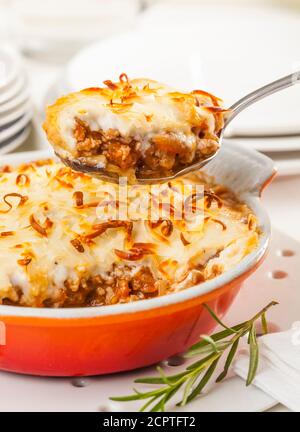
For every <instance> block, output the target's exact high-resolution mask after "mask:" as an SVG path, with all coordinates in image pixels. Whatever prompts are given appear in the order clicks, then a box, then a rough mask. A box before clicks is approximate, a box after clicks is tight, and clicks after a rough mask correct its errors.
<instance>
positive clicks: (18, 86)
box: [0, 71, 26, 104]
mask: <svg viewBox="0 0 300 432" xmlns="http://www.w3.org/2000/svg"><path fill="white" fill-rule="evenodd" d="M25 83H26V79H25V75H24V72H23V71H20V72H19V74H18V76H17V78H16V80H15V81H13V82H12V84H11V85H10V86H8V88H7V89H5V91H4V92H1V91H0V104H2V103H5V102H7V101H10V100H11V99H12V98H14V97H16V96H18V95H19V93H21V92H23V91H24V88H25Z"/></svg>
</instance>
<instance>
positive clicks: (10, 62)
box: [0, 47, 19, 93]
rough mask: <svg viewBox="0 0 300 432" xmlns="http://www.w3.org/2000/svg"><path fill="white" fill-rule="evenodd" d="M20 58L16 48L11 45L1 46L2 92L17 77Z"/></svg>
mask: <svg viewBox="0 0 300 432" xmlns="http://www.w3.org/2000/svg"><path fill="white" fill-rule="evenodd" d="M18 60H19V59H18V56H17V54H16V52H15V51H14V50H12V49H11V48H9V47H1V48H0V65H1V70H0V93H2V92H4V91H5V90H6V89H7V88H8V87H9V86H10V85H11V84H12V82H13V81H14V80H15V79H16V77H17V73H18V66H17V64H18Z"/></svg>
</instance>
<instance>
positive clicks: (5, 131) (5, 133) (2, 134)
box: [0, 111, 32, 145]
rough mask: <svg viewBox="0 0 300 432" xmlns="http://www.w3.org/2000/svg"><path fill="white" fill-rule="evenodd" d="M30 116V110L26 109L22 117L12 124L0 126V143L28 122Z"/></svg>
mask: <svg viewBox="0 0 300 432" xmlns="http://www.w3.org/2000/svg"><path fill="white" fill-rule="evenodd" d="M31 118H32V112H31V111H28V112H27V113H26V114H25V115H24V116H23V117H21V118H20V119H19V120H18V121H16V122H13V123H12V124H9V125H6V126H5V127H0V145H1V143H3V141H6V140H8V139H9V138H11V137H13V136H14V135H16V134H17V133H18V132H20V131H21V130H22V129H24V128H25V126H26V125H27V124H28V123H29V122H30V120H31Z"/></svg>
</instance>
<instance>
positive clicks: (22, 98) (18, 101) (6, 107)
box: [0, 90, 29, 115]
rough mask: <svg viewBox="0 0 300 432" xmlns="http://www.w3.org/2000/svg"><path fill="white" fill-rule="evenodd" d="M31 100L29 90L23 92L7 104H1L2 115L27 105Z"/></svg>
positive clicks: (0, 111)
mask: <svg viewBox="0 0 300 432" xmlns="http://www.w3.org/2000/svg"><path fill="white" fill-rule="evenodd" d="M28 98H29V93H28V90H23V91H21V92H20V93H18V94H17V95H16V96H15V97H14V98H12V99H9V100H8V101H6V102H3V103H1V104H0V115H2V114H3V115H4V114H6V113H7V112H8V111H11V110H13V109H15V108H17V107H19V106H20V105H22V104H24V103H26V101H27V100H28Z"/></svg>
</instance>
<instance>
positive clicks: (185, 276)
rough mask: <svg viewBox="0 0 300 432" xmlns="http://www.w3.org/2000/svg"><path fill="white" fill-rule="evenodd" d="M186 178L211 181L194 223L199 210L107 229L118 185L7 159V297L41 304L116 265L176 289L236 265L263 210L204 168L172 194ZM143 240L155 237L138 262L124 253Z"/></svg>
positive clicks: (2, 218) (1, 180)
mask: <svg viewBox="0 0 300 432" xmlns="http://www.w3.org/2000/svg"><path fill="white" fill-rule="evenodd" d="M185 183H189V184H204V185H205V187H206V193H205V195H204V197H203V199H202V203H203V210H204V219H202V222H201V223H200V226H198V228H197V229H196V230H195V229H192V228H191V227H192V226H193V220H192V219H191V218H190V219H189V221H183V220H178V221H177V220H174V218H173V219H172V216H171V217H170V219H169V222H168V224H165V222H164V223H162V224H156V225H157V226H156V225H155V223H153V224H152V223H151V222H149V221H145V220H136V221H127V222H126V223H125V224H124V226H122V222H121V226H116V227H110V228H108V229H105V230H103V231H102V232H101V229H100V233H99V226H100V228H101V224H103V223H104V222H103V221H102V220H99V217H97V212H96V206H97V205H98V204H100V206H101V205H102V206H103V203H105V202H108V200H110V199H111V196H112V193H113V192H114V190H115V188H116V186H115V185H108V184H105V183H104V182H103V181H101V180H98V179H94V178H92V177H90V176H88V175H85V174H81V173H75V172H73V171H71V170H70V169H69V168H66V167H64V166H63V165H62V164H60V163H56V162H53V161H50V160H49V161H38V162H35V163H31V164H26V165H22V166H19V167H17V168H10V169H9V168H5V169H4V170H3V172H2V173H1V174H0V261H1V271H0V301H6V300H7V299H9V300H10V301H11V302H15V303H16V304H19V303H21V304H23V305H30V306H32V305H33V306H43V305H44V303H43V302H44V301H47V300H49V299H52V300H55V299H56V298H59V297H60V296H61V295H62V293H64V295H67V294H66V293H65V292H64V290H65V282H66V281H67V280H68V282H69V285H70V283H72V282H74V284H75V285H74V286H76V283H75V282H76V281H78V280H80V279H81V278H87V277H90V276H94V275H101V277H103V278H104V279H105V280H107V278H109V277H111V275H112V271H113V274H114V276H115V277H118V274H122V273H123V274H124V272H125V273H127V274H135V273H136V272H137V271H138V270H139V269H141V268H142V267H148V268H149V269H150V270H151V272H152V273H153V275H154V277H155V278H156V279H157V280H166V281H168V284H169V291H172V290H177V289H182V288H185V287H187V286H190V285H193V284H194V283H195V281H199V278H198V279H197V274H198V273H199V272H201V277H202V280H201V281H203V280H206V279H210V278H212V277H214V276H216V275H217V274H220V273H222V272H223V271H226V270H227V269H229V268H231V267H233V266H234V265H236V264H237V263H238V262H239V261H240V260H241V259H242V258H243V257H244V256H245V255H246V254H248V253H249V252H251V251H252V250H253V249H254V248H255V247H256V245H257V242H258V234H257V231H256V223H255V217H254V216H253V215H252V214H251V211H250V210H249V209H248V208H247V207H246V206H245V205H243V204H240V203H238V201H237V200H236V199H235V198H234V196H233V195H232V194H231V193H230V192H228V191H227V190H225V189H224V188H219V187H217V186H214V185H212V184H210V183H208V179H206V178H204V177H203V175H200V174H199V175H197V176H196V175H192V176H188V177H186V178H183V179H180V180H176V181H172V182H171V183H169V184H168V185H164V188H165V189H166V191H167V192H166V194H164V195H165V196H166V197H167V193H173V192H174V193H176V191H179V190H180V189H181V187H182V185H183V184H185ZM143 188H145V189H144V190H142V191H141V190H138V188H136V187H135V186H132V187H131V188H130V190H129V204H130V205H133V206H134V205H138V204H139V203H140V201H141V196H145V193H146V192H147V188H149V186H147V187H144V186H143ZM208 188H209V189H208ZM214 192H215V193H216V194H217V195H215V194H214ZM98 216H99V214H98ZM169 228H171V229H169ZM97 230H98V233H97ZM95 233H96V234H95ZM140 243H142V244H144V246H146V247H148V246H149V244H150V248H151V253H149V254H144V255H143V254H142V256H141V257H139V259H137V260H134V261H133V260H130V259H126V258H124V257H123V256H120V252H119V254H118V252H116V250H117V251H121V252H122V253H129V254H131V253H132V251H134V248H135V250H136V248H138V246H137V244H140ZM145 244H146V245H145ZM140 247H142V246H140ZM118 272H119V273H118ZM195 277H196V279H195ZM74 289H76V288H74ZM20 299H21V300H20Z"/></svg>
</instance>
